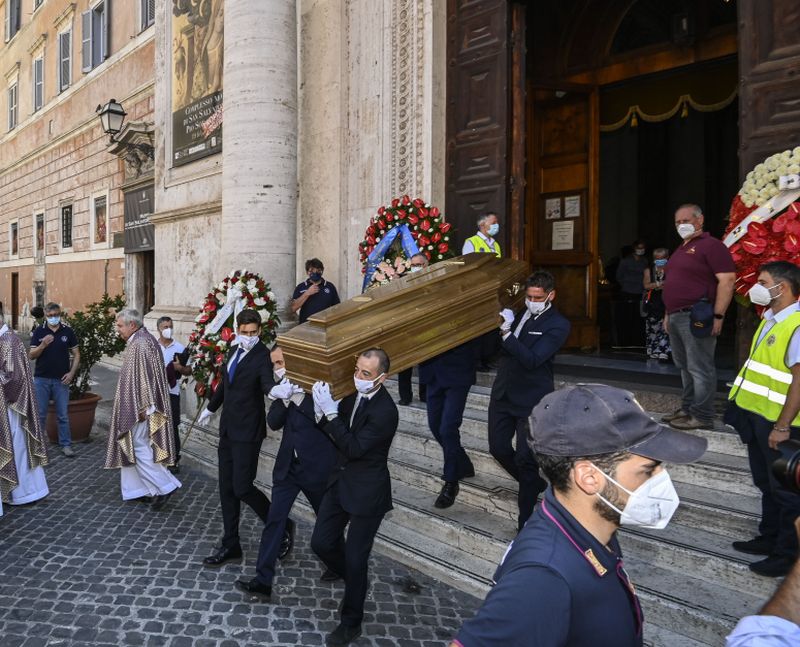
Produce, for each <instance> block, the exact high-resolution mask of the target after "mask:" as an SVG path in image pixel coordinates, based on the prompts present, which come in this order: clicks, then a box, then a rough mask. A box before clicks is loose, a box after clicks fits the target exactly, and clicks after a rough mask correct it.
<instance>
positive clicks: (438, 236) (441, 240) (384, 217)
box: [358, 195, 454, 273]
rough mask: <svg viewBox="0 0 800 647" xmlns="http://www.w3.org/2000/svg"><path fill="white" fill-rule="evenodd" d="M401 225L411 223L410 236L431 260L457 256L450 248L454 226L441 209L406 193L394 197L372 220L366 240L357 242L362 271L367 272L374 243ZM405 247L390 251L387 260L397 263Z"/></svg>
mask: <svg viewBox="0 0 800 647" xmlns="http://www.w3.org/2000/svg"><path fill="white" fill-rule="evenodd" d="M400 225H408V230H409V231H410V232H411V237H412V238H413V239H414V242H415V243H416V244H417V247H418V248H419V251H420V252H421V253H422V254H425V256H427V257H428V260H429V261H431V262H436V261H441V260H443V259H445V258H450V257H451V256H454V254H453V252H452V251H451V250H450V235H449V232H450V229H451V227H452V225H451V224H450V223H449V222H445V221H444V216H443V215H442V214H441V213H440V212H439V209H437V208H436V207H432V206H431V205H429V204H427V203H426V202H425V201H424V200H421V199H419V198H417V199H416V200H412V199H411V198H410V197H409V196H407V195H404V196H403V197H402V198H395V199H394V200H392V202H391V206H389V207H387V206H385V205H384V206H382V207H380V208H379V209H378V211H377V213H376V214H375V215H374V216H373V217H372V218H371V219H370V221H369V226H368V227H367V231H366V234H365V236H364V240H363V241H361V243H359V245H358V250H359V253H360V256H361V264H362V266H363V267H362V268H361V271H362V273H363V272H365V271H366V263H367V257H368V256H369V255H370V253H371V252H372V250H373V249H374V248H375V245H376V244H377V243H379V242H380V241H381V239H382V238H383V237H384V236H385V235H386V233H387V232H388V231H389V230H390V229H393V228H394V227H398V226H400ZM402 253H403V252H402V250H400V251H398V250H396V249H392V250H390V252H389V254H387V255H386V260H387V261H389V262H394V260H395V258H396V257H397V256H399V255H402Z"/></svg>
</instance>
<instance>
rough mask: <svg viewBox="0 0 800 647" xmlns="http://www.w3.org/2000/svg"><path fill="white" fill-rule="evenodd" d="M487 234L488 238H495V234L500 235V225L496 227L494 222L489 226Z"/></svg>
mask: <svg viewBox="0 0 800 647" xmlns="http://www.w3.org/2000/svg"><path fill="white" fill-rule="evenodd" d="M488 233H489V235H490V236H497V234H498V233H500V225H498V224H497V223H496V222H495V223H494V224H491V225H489V232H488Z"/></svg>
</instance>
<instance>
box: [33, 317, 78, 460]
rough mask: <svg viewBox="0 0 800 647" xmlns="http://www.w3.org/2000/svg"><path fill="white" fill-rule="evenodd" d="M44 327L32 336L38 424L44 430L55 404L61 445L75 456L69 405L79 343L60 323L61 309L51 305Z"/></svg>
mask: <svg viewBox="0 0 800 647" xmlns="http://www.w3.org/2000/svg"><path fill="white" fill-rule="evenodd" d="M44 313H45V317H46V319H45V323H44V324H43V325H41V326H39V327H37V328H36V329H34V331H33V332H32V333H31V350H30V353H29V355H30V358H31V359H35V360H36V368H35V369H34V372H33V385H34V388H35V390H36V402H37V404H38V406H39V421H40V422H41V424H42V428H44V425H45V420H46V419H47V406H48V404H49V403H50V400H52V401H53V403H54V405H55V409H56V418H57V420H58V444H59V445H61V451H62V452H64V455H65V456H70V457H72V456H74V455H75V451H74V450H73V449H72V436H71V434H70V430H69V418H68V417H67V404H68V403H69V385H70V384H71V383H72V380H74V379H75V374H76V373H77V371H78V366H79V365H80V361H81V354H80V350H79V349H78V339H77V337H75V333H74V332H73V331H72V328H70V327H69V326H67V325H66V324H64V323H62V322H61V306H59V305H58V304H57V303H48V304H47V306H45V309H44Z"/></svg>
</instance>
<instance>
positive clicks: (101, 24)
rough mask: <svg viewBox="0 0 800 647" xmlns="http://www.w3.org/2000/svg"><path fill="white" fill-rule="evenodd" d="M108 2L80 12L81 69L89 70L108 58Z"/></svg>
mask: <svg viewBox="0 0 800 647" xmlns="http://www.w3.org/2000/svg"><path fill="white" fill-rule="evenodd" d="M108 3H109V0H104V2H101V3H99V4H97V5H95V7H94V8H93V9H91V10H90V11H84V12H83V13H82V14H81V69H82V70H83V71H84V72H89V71H90V70H92V69H94V68H95V67H97V66H98V65H100V63H102V62H103V61H104V60H106V59H107V58H108Z"/></svg>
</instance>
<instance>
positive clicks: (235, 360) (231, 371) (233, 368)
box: [228, 348, 244, 382]
mask: <svg viewBox="0 0 800 647" xmlns="http://www.w3.org/2000/svg"><path fill="white" fill-rule="evenodd" d="M243 353H244V348H239V350H237V351H236V355H234V356H233V361H232V362H231V365H230V368H229V369H228V382H233V376H234V375H236V367H237V366H238V365H239V360H240V359H241V357H242V354H243Z"/></svg>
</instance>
